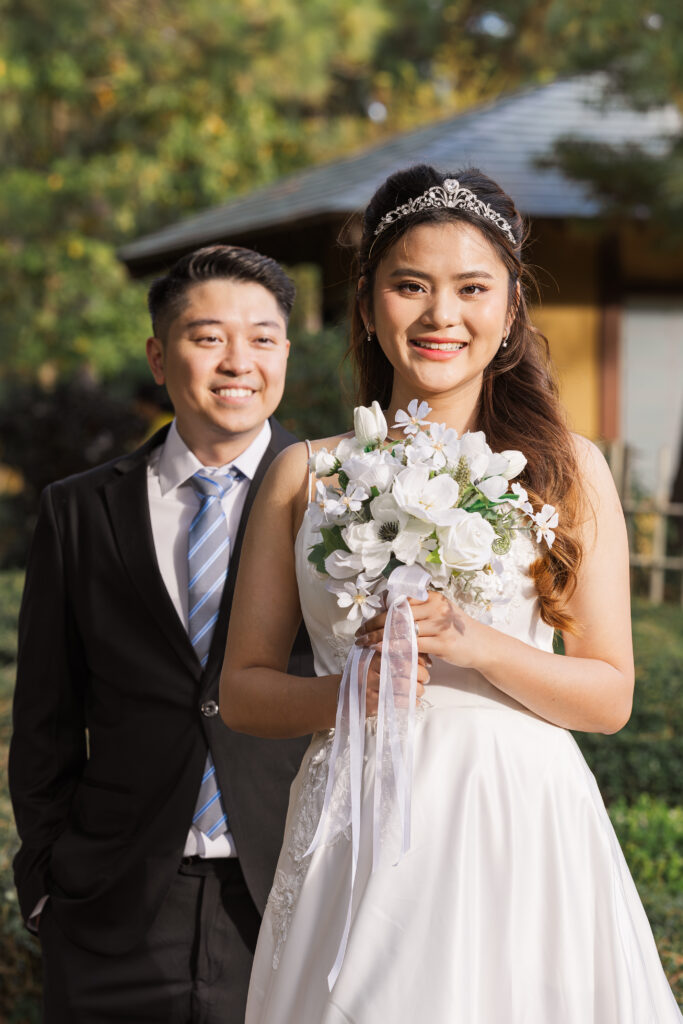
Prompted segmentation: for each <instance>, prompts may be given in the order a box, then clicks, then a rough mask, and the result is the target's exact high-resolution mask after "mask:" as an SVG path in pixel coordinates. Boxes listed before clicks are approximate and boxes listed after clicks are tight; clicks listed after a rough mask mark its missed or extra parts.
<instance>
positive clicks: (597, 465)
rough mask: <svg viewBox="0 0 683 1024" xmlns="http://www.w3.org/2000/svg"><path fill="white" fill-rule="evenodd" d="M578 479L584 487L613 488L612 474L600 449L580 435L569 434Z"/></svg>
mask: <svg viewBox="0 0 683 1024" xmlns="http://www.w3.org/2000/svg"><path fill="white" fill-rule="evenodd" d="M571 439H572V443H573V445H574V457H575V458H576V463H577V468H578V471H579V477H580V479H581V482H582V484H583V485H584V486H587V487H592V488H597V489H598V490H600V489H601V487H602V486H604V485H609V487H610V489H611V487H612V486H613V481H612V473H611V471H610V468H609V465H608V463H607V460H606V458H605V456H604V454H603V453H602V451H601V450H600V448H599V447H598V446H597V444H595V442H593V441H589V439H588V438H587V437H584V436H583V435H582V434H574V433H573V434H571Z"/></svg>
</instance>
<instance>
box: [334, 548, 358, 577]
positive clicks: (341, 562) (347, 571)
mask: <svg viewBox="0 0 683 1024" xmlns="http://www.w3.org/2000/svg"><path fill="white" fill-rule="evenodd" d="M362 568H363V559H362V558H361V557H360V555H358V554H354V553H353V552H352V551H344V549H343V548H338V549H337V550H336V551H333V552H332V554H331V555H328V556H327V558H326V559H325V572H326V573H327V575H328V576H331V577H332V578H333V579H335V580H346V579H348V578H349V576H357V575H358V573H359V572H360V571H361V569H362Z"/></svg>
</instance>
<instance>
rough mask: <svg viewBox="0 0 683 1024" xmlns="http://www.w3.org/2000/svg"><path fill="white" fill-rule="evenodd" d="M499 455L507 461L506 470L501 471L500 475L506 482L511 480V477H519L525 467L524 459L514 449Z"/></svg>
mask: <svg viewBox="0 0 683 1024" xmlns="http://www.w3.org/2000/svg"><path fill="white" fill-rule="evenodd" d="M500 454H501V455H504V456H505V458H506V459H507V460H508V468H507V469H503V470H501V471H500V472H501V475H502V476H504V477H507V479H508V480H512V478H513V477H515V476H519V474H520V473H521V472H522V470H523V469H524V467H525V466H526V457H525V456H524V455H522V453H521V452H518V451H517V450H516V449H515V448H508V449H507V450H506V451H504V452H501V453H500Z"/></svg>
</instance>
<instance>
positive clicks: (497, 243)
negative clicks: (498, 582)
mask: <svg viewBox="0 0 683 1024" xmlns="http://www.w3.org/2000/svg"><path fill="white" fill-rule="evenodd" d="M447 178H455V179H457V180H458V181H459V182H460V185H461V186H464V187H465V188H468V189H470V191H472V192H473V193H474V194H475V195H476V196H477V198H478V199H481V200H483V201H484V202H486V203H488V204H489V205H490V206H491V207H492V208H493V210H494V211H495V212H496V213H497V214H499V215H500V216H502V217H503V218H504V219H505V220H506V221H507V223H508V224H509V225H510V227H511V229H512V233H513V235H514V239H515V241H514V244H513V243H512V242H511V241H510V240H509V239H508V238H507V236H506V235H505V234H504V232H503V231H502V230H501V229H500V228H499V227H497V226H496V224H495V223H494V222H493V221H492V220H489V219H487V218H486V217H483V216H481V215H480V214H477V213H475V212H471V211H469V210H465V209H448V208H443V207H441V208H430V209H426V210H421V211H419V212H417V213H412V214H409V215H408V216H405V217H402V218H400V219H398V220H396V221H394V222H393V223H391V224H389V225H388V226H387V227H385V228H384V229H383V230H382V231H381V232H380V233H379V234H378V235H375V230H376V228H377V225H378V224H379V221H380V220H381V219H382V217H383V216H384V215H385V214H386V213H388V212H389V211H390V210H394V209H395V208H396V207H398V206H400V205H402V204H404V203H406V202H408V201H409V200H411V199H413V198H415V197H416V196H419V195H422V193H424V192H426V191H427V189H429V188H432V187H433V186H438V185H442V183H443V182H444V180H445V179H447ZM445 221H464V222H466V223H469V224H472V225H474V226H475V227H476V228H478V229H479V231H480V232H481V233H482V234H483V235H484V237H485V238H486V239H487V241H488V242H490V244H491V245H492V246H493V247H494V249H495V250H496V252H497V253H498V255H499V256H500V258H501V260H502V261H503V263H504V264H505V267H506V268H507V271H508V275H509V303H510V306H511V308H512V309H513V311H514V319H513V321H512V325H511V328H510V333H509V335H508V344H507V346H506V347H505V348H503V347H501V348H499V350H498V352H497V354H496V356H495V357H494V358H493V359H492V360H491V362H490V363H489V365H488V366H487V367H486V369H485V371H484V380H483V386H482V390H481V395H480V398H479V407H478V410H477V427H478V429H480V430H483V431H484V432H485V434H486V439H487V441H488V443H489V444H490V445H491V447H492V448H493V449H494V451H502V450H504V449H506V448H517V449H520V450H521V451H523V452H524V454H525V455H526V457H527V460H528V461H527V465H526V467H525V469H524V472H523V473H522V474H521V476H520V480H521V482H522V483H523V485H524V487H525V488H526V489H527V490H528V492H529V495H530V498H531V500H532V501H534V503H535V504H536V503H542V502H547V503H549V504H551V505H555V506H556V507H557V508H558V510H559V511H560V522H559V526H558V528H557V530H556V532H555V542H554V544H553V546H552V548H551V549H550V550H546V551H545V552H544V554H543V555H542V556H541V557H540V558H538V559H537V561H536V562H534V564H533V565H532V566H531V569H530V574H531V577H532V579H533V580H534V582H535V584H536V588H537V591H538V596H539V600H540V605H541V616H542V618H543V620H544V621H545V622H546V623H548V624H549V625H550V626H553V627H554V628H555V629H560V630H566V631H569V632H575V631H576V628H577V626H576V623H575V621H574V619H573V618H572V616H571V615H570V614H569V612H568V611H567V608H566V604H567V600H568V599H569V597H571V595H572V593H573V592H574V589H575V587H576V581H577V572H578V569H579V565H580V563H581V558H582V545H581V541H580V538H579V535H578V525H579V518H580V515H581V512H582V500H581V493H580V490H579V484H578V466H577V457H576V452H575V447H574V443H573V441H572V437H571V434H570V432H569V429H568V427H567V425H566V421H565V417H564V413H563V410H562V407H561V405H560V402H559V397H558V389H557V382H556V379H555V375H554V371H553V368H552V364H551V361H550V353H549V346H548V341H547V339H546V338H545V336H544V335H543V334H541V332H540V331H538V330H537V329H536V328H535V327H534V326H533V324H532V323H531V319H530V317H529V311H528V305H527V293H528V289H529V286H530V285H531V284H534V282H533V278H532V277H531V275H530V274H529V272H528V270H527V268H526V267H525V266H524V264H523V262H522V258H521V252H522V246H523V244H524V242H525V240H526V237H527V231H526V227H525V224H524V222H523V220H522V217H521V216H520V214H519V212H518V211H517V209H516V208H515V205H514V203H513V202H512V200H511V198H510V197H509V196H508V195H507V194H506V193H505V192H503V190H502V189H501V188H500V187H499V186H498V185H497V184H496V183H495V182H494V181H492V179H491V178H489V177H487V176H486V175H485V174H482V172H481V171H479V170H477V169H476V168H467V169H466V170H462V171H456V172H455V173H448V174H441V173H439V172H438V171H436V170H435V169H434V168H433V167H429V166H428V165H426V164H418V165H416V166H414V167H410V168H408V169H406V170H402V171H398V172H397V173H396V174H392V175H391V177H389V178H387V180H386V181H385V182H384V184H383V185H381V186H380V188H379V189H378V190H377V192H376V193H375V195H374V196H373V198H372V199H371V201H370V203H369V205H368V207H367V209H366V211H365V215H364V219H363V234H362V240H361V245H360V250H359V254H358V289H357V293H356V298H355V301H354V306H353V313H352V318H351V341H350V344H349V355H350V358H351V361H352V364H353V367H354V376H355V380H356V394H357V400H358V402H359V404H361V405H370V404H371V403H372V402H373V401H375V400H377V401H378V402H379V403H380V405H381V406H382V408H384V409H386V408H387V406H388V405H389V403H390V400H391V393H392V387H393V367H392V365H391V363H390V362H389V360H388V359H387V357H386V356H385V354H384V352H383V351H382V349H381V348H380V345H379V343H378V341H377V337H376V336H374V335H372V336H371V337H370V338H368V336H367V332H366V328H365V322H364V319H363V316H362V314H361V309H360V300H362V299H365V300H366V301H368V302H369V303H370V305H372V294H373V287H374V281H375V273H376V271H377V267H378V265H379V263H380V262H381V260H382V259H383V257H384V256H386V255H387V253H388V252H389V250H390V249H391V248H392V247H393V246H394V245H395V244H396V242H397V241H398V240H399V238H401V237H402V236H403V235H405V233H406V232H407V231H408V230H409V229H410V228H412V227H415V225H417V224H432V223H443V222H445Z"/></svg>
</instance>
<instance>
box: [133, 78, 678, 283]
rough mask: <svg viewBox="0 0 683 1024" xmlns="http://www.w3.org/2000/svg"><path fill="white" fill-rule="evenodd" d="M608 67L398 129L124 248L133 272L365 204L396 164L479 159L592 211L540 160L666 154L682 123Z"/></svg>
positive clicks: (550, 207) (535, 198) (542, 204)
mask: <svg viewBox="0 0 683 1024" xmlns="http://www.w3.org/2000/svg"><path fill="white" fill-rule="evenodd" d="M605 83H606V76H605V75H604V74H601V73H598V74H592V75H584V76H579V77H575V78H568V79H558V80H556V81H553V82H550V83H549V84H546V85H540V86H535V87H532V88H527V89H524V90H522V91H520V92H517V93H513V94H510V95H507V96H504V97H502V98H500V99H498V100H495V101H494V102H490V103H488V104H486V105H483V106H480V107H477V108H474V109H471V110H468V111H467V112H466V113H463V114H459V115H457V116H455V117H451V118H449V119H447V120H445V121H438V122H436V123H432V124H429V125H428V126H427V127H425V128H421V129H417V130H415V131H411V132H407V133H405V134H402V135H397V136H395V137H394V138H392V139H390V140H389V141H387V142H384V143H382V144H380V145H377V146H374V147H372V148H371V149H366V150H364V151H362V152H360V153H357V154H355V155H354V156H351V157H347V158H345V159H342V160H336V161H334V162H333V163H328V164H323V165H319V166H316V167H312V168H309V169H307V170H305V171H300V172H298V173H296V174H292V175H290V176H288V177H285V178H282V179H280V180H279V181H276V182H275V183H274V184H272V185H268V186H266V187H264V188H260V189H257V190H256V191H254V192H251V193H249V194H247V195H244V196H241V197H240V198H237V199H234V200H232V201H231V202H229V203H226V204H225V205H222V206H217V207H213V208H211V209H209V210H206V211H204V212H202V213H199V214H196V215H194V216H190V217H187V218H186V219H184V220H181V221H179V222H178V223H176V224H172V225H170V226H169V227H167V228H164V229H162V230H161V231H157V232H155V233H153V234H150V235H146V236H144V237H142V238H139V239H137V240H136V241H134V242H131V243H130V244H128V245H125V246H123V247H122V248H121V249H120V250H119V253H118V255H119V257H120V259H121V260H123V262H125V263H126V264H127V265H128V266H129V268H130V269H131V270H134V269H135V267H136V265H137V266H142V265H145V264H150V263H153V262H155V261H157V260H160V259H163V257H164V255H165V254H170V253H177V252H179V251H186V250H189V249H192V248H194V247H196V246H199V245H206V244H210V243H211V242H215V241H219V240H222V241H225V240H230V239H231V238H236V237H244V235H245V234H248V233H250V232H258V231H263V230H264V229H273V228H277V227H280V228H282V227H285V226H286V225H290V224H296V223H303V222H305V223H310V222H311V221H312V220H316V219H323V218H326V217H329V216H334V215H340V214H342V215H343V214H349V213H352V212H354V211H357V210H360V209H362V208H363V207H364V206H365V205H366V204H367V202H368V201H369V199H370V197H371V196H372V194H373V192H374V191H375V189H376V188H377V187H378V185H380V184H381V182H382V181H384V179H385V178H386V177H387V176H388V175H389V174H391V173H392V172H393V171H395V170H397V169H399V168H400V167H406V166H409V165H410V164H413V163H421V162H424V163H428V164H432V165H434V166H436V167H438V168H440V169H442V170H444V171H454V170H457V169H458V168H459V167H465V166H476V167H479V168H480V169H481V170H483V171H485V173H487V174H489V175H490V176H491V177H492V178H494V179H495V180H496V181H497V182H498V183H499V184H500V185H501V186H502V187H503V188H504V189H505V190H506V191H507V192H509V193H510V195H512V197H513V198H514V199H515V201H516V203H517V205H518V207H519V209H520V210H521V211H522V212H523V213H524V214H526V215H527V216H531V217H551V218H556V217H592V216H595V215H596V214H598V213H599V209H600V208H599V203H598V201H597V199H596V198H595V197H594V196H592V195H591V194H590V192H589V191H588V189H587V188H586V187H584V186H583V185H581V184H579V183H577V182H575V181H571V180H569V179H568V178H566V177H565V176H564V175H563V174H562V173H560V172H559V171H557V170H554V169H546V168H541V167H539V166H538V160H539V157H542V156H544V155H547V154H549V152H550V151H551V149H552V146H553V144H554V142H555V141H556V140H557V139H558V138H560V137H563V136H566V135H571V136H579V137H581V138H585V139H586V140H590V141H600V142H607V143H612V144H614V145H628V144H633V143H638V144H640V145H645V146H647V147H648V148H649V149H655V150H661V151H662V152H663V153H664V152H666V150H667V146H668V142H667V140H668V138H670V137H671V135H673V134H675V133H677V132H679V131H680V130H681V117H680V114H679V112H678V111H677V109H676V108H675V107H673V106H667V107H662V108H658V109H654V110H647V111H637V110H634V109H633V108H631V107H629V106H628V104H627V103H626V102H624V101H622V100H619V99H618V98H612V99H610V100H605V99H604V95H603V94H604V88H603V87H604V85H605Z"/></svg>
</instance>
